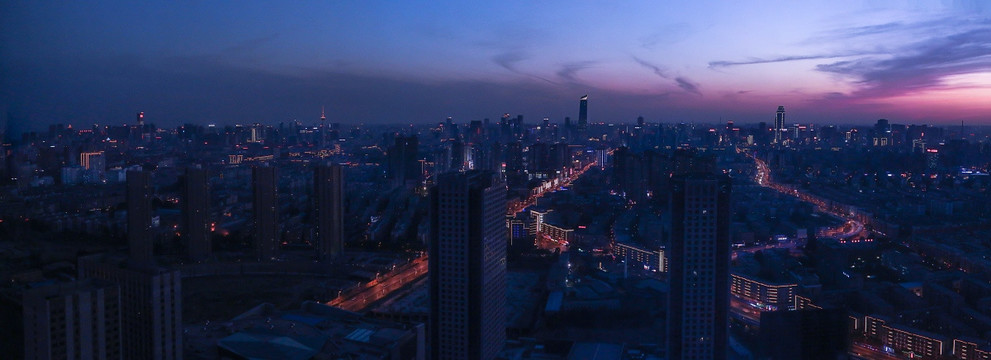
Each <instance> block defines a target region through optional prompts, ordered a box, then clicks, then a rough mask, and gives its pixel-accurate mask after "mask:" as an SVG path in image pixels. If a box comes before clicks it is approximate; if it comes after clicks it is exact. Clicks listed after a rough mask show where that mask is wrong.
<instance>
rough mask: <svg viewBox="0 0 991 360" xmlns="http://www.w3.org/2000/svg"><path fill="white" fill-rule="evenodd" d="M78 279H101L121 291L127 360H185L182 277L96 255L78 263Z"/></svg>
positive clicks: (122, 338)
mask: <svg viewBox="0 0 991 360" xmlns="http://www.w3.org/2000/svg"><path fill="white" fill-rule="evenodd" d="M77 270H78V276H79V279H102V280H106V281H109V282H112V283H114V284H117V286H119V287H120V324H121V325H120V326H121V331H120V333H121V336H120V338H121V342H120V343H121V351H122V353H123V356H122V358H124V359H152V360H160V359H162V360H179V359H182V276H181V275H180V273H179V271H178V270H172V269H165V268H160V267H157V266H153V265H146V266H133V265H127V263H126V262H124V261H122V259H115V258H112V257H109V256H105V255H93V256H87V257H83V258H80V259H79V267H78V268H77Z"/></svg>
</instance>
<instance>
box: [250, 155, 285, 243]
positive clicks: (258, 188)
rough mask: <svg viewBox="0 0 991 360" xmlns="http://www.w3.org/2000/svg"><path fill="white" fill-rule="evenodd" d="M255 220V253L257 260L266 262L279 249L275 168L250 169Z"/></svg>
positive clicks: (277, 182) (277, 183)
mask: <svg viewBox="0 0 991 360" xmlns="http://www.w3.org/2000/svg"><path fill="white" fill-rule="evenodd" d="M251 175H252V187H253V190H254V198H253V199H252V205H253V209H254V218H255V251H256V253H257V255H258V258H259V259H261V260H268V259H271V258H273V257H275V256H276V255H278V249H279V202H278V199H279V195H278V192H277V190H276V189H277V187H278V185H279V178H278V176H276V172H275V168H274V167H268V166H256V167H254V168H252V169H251Z"/></svg>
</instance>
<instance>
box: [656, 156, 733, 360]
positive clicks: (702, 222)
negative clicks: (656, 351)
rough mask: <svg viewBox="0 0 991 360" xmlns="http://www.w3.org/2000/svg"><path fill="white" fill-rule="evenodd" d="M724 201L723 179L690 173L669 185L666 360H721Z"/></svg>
mask: <svg viewBox="0 0 991 360" xmlns="http://www.w3.org/2000/svg"><path fill="white" fill-rule="evenodd" d="M729 201H730V181H729V178H728V177H726V176H725V175H717V174H715V173H705V172H691V173H688V174H685V175H676V176H675V177H674V178H673V179H672V195H671V244H670V247H669V249H670V251H669V254H670V255H669V256H670V258H669V259H670V263H669V270H670V273H669V277H670V282H671V289H670V292H669V294H668V316H667V321H668V323H667V327H668V332H667V343H668V344H667V346H668V358H671V359H725V358H726V355H727V353H726V351H727V327H728V326H729V324H728V312H729V310H728V308H729V291H730V289H729V249H730V243H729V220H730V211H731V210H730V204H729Z"/></svg>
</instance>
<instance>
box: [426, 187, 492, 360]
mask: <svg viewBox="0 0 991 360" xmlns="http://www.w3.org/2000/svg"><path fill="white" fill-rule="evenodd" d="M495 179H496V178H495V176H494V174H493V173H492V172H490V171H479V170H476V171H468V172H464V173H457V172H452V173H446V174H441V175H440V176H439V177H438V181H437V185H436V186H435V187H434V188H433V189H432V190H431V196H430V258H431V259H430V265H429V266H430V270H429V274H430V321H431V326H430V338H431V339H432V342H433V344H432V346H431V352H432V356H431V358H432V359H435V360H444V359H482V360H490V359H493V358H495V356H496V354H497V353H498V352H499V350H501V349H502V346H503V342H504V341H505V339H506V312H505V311H506V229H505V212H506V186H505V185H504V184H503V183H500V182H498V181H496V180H495Z"/></svg>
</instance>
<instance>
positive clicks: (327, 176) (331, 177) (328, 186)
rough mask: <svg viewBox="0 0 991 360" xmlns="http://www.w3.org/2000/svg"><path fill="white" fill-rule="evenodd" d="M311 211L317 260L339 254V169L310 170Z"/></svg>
mask: <svg viewBox="0 0 991 360" xmlns="http://www.w3.org/2000/svg"><path fill="white" fill-rule="evenodd" d="M313 208H314V210H316V215H317V216H316V220H317V244H316V248H317V256H318V257H319V258H320V259H321V260H325V259H332V258H334V257H337V256H338V255H340V254H341V251H342V250H343V247H344V173H343V169H342V168H341V166H340V165H337V164H333V165H317V167H316V169H314V170H313Z"/></svg>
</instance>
